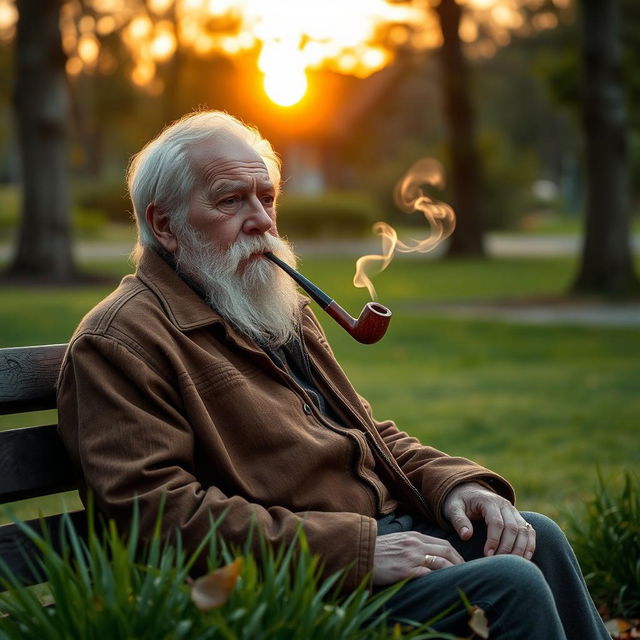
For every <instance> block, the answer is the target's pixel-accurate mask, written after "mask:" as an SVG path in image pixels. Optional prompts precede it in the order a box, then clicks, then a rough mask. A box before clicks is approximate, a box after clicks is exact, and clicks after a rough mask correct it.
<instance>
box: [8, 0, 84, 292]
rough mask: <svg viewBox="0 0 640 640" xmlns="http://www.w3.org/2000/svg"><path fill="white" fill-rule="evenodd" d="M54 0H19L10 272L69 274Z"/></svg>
mask: <svg viewBox="0 0 640 640" xmlns="http://www.w3.org/2000/svg"><path fill="white" fill-rule="evenodd" d="M60 5H61V0H48V1H47V2H41V0H18V11H19V16H20V17H19V20H18V33H17V43H16V47H17V50H16V67H17V73H16V81H15V93H14V106H15V114H16V121H17V124H18V141H19V147H20V170H21V187H22V217H21V223H20V232H19V236H18V247H17V251H16V255H15V258H14V261H13V263H12V265H11V267H10V268H9V275H10V276H12V277H20V278H37V279H46V280H53V281H62V280H68V279H70V278H72V277H73V276H74V273H75V269H74V265H73V259H72V252H71V230H70V212H69V185H68V158H67V155H68V154H67V119H68V108H69V97H68V89H67V82H66V77H65V69H64V65H65V55H64V52H63V50H62V43H61V37H60V27H59V12H60Z"/></svg>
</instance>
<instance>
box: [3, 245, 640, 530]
mask: <svg viewBox="0 0 640 640" xmlns="http://www.w3.org/2000/svg"><path fill="white" fill-rule="evenodd" d="M90 267H91V269H92V270H94V271H95V270H97V271H101V272H103V273H104V272H108V273H109V274H111V275H113V277H114V281H115V280H116V279H117V277H119V276H120V275H121V274H123V273H125V272H126V271H127V269H128V267H127V265H126V263H125V262H117V261H111V262H103V263H93V264H91V265H90ZM574 268H575V265H574V264H573V263H572V261H571V260H569V259H553V260H541V259H511V260H491V261H472V260H469V261H458V262H434V261H430V260H426V261H422V260H418V259H412V258H406V259H399V260H397V261H395V262H394V263H393V264H392V265H391V266H390V268H389V269H388V271H387V272H385V273H384V274H382V275H380V276H379V277H378V278H377V279H376V281H375V284H376V287H377V289H378V294H379V299H380V301H381V302H383V303H385V304H388V305H389V306H390V307H391V308H392V310H393V312H394V317H393V319H392V323H391V327H390V329H389V332H388V334H387V336H385V338H384V339H383V340H382V341H381V342H380V343H378V344H376V345H370V346H364V345H360V344H357V343H356V342H354V341H353V339H351V338H350V337H349V336H348V335H347V334H346V333H345V332H344V331H342V329H340V328H339V327H338V326H337V325H335V324H334V323H333V321H331V320H330V319H329V318H327V317H326V316H325V315H324V314H323V313H322V312H318V315H319V317H320V319H321V321H322V322H323V324H324V326H325V327H326V330H327V333H328V334H329V338H330V340H331V342H332V344H333V346H334V349H335V351H336V354H337V356H338V359H339V360H340V361H341V362H342V364H343V366H344V368H345V369H346V370H347V372H348V373H349V374H350V376H351V378H352V380H353V382H354V384H355V386H356V388H357V389H358V390H359V391H360V392H361V393H362V394H363V395H365V396H366V397H368V398H369V400H370V401H371V402H372V404H373V407H374V411H375V414H376V415H377V416H378V417H380V418H387V417H392V418H394V419H395V420H396V422H397V423H398V425H399V426H400V427H401V428H402V429H404V430H406V431H408V432H409V433H411V434H412V435H415V436H416V437H418V438H420V439H421V440H423V441H424V442H428V443H429V444H431V445H433V446H435V447H437V448H439V449H442V450H444V451H446V452H447V453H450V454H455V455H463V456H467V457H470V458H472V459H475V460H478V461H479V462H481V463H483V464H485V465H486V466H488V467H490V468H492V469H494V470H495V471H498V472H499V473H502V474H504V475H505V476H506V477H507V478H509V479H510V480H511V481H512V483H513V484H514V485H515V488H516V491H517V494H518V496H519V506H520V507H521V508H525V509H535V510H542V511H544V512H546V513H548V514H550V515H552V516H554V517H558V516H560V517H561V518H562V512H563V510H565V509H566V508H569V507H576V506H578V504H580V503H582V502H583V501H584V499H585V498H586V497H588V496H590V495H592V493H593V490H594V487H595V483H596V470H597V468H598V467H599V468H600V469H601V470H602V471H603V475H604V476H605V477H611V476H614V475H616V474H617V473H618V472H620V471H621V470H622V469H624V468H627V469H635V468H638V465H639V463H640V448H639V447H638V446H637V441H638V435H637V434H638V426H639V425H638V422H639V421H640V419H639V416H640V393H639V391H640V364H639V362H640V358H639V356H640V333H639V332H638V331H637V330H631V329H614V328H581V327H571V326H532V325H515V324H507V323H500V322H495V321H493V322H489V321H484V320H479V319H473V318H465V319H460V318H457V319H456V318H447V317H443V316H442V315H441V314H440V315H439V314H435V313H433V312H431V311H430V305H431V304H432V303H433V302H439V301H461V300H474V301H478V300H492V299H501V300H503V299H507V298H513V297H524V298H526V297H531V296H551V297H553V296H557V295H559V294H560V293H562V291H563V290H564V288H565V287H566V285H567V283H568V282H569V281H570V278H571V275H572V274H573V271H574ZM301 270H302V271H304V273H305V274H306V275H308V276H309V277H310V278H311V279H312V280H314V281H315V282H316V283H317V284H318V285H319V286H321V287H323V288H325V289H326V290H327V291H328V293H330V295H332V296H334V297H335V298H336V299H337V300H338V302H340V303H341V304H342V305H343V306H344V307H345V308H347V309H348V310H349V311H350V312H351V313H352V314H353V315H357V314H358V313H359V310H360V309H361V308H362V305H363V304H364V302H365V301H366V300H367V294H366V292H364V291H363V290H356V289H354V288H353V287H352V286H351V284H350V280H351V276H352V272H353V261H352V260H350V259H347V258H329V257H313V258H309V259H306V260H304V261H303V263H302V266H301ZM109 290H110V286H109V285H104V286H100V287H80V288H66V289H60V290H51V289H37V288H35V289H13V288H10V287H2V288H0V336H1V341H2V346H13V345H29V344H39V343H51V342H65V341H67V340H68V338H69V335H70V334H71V332H72V330H73V328H74V326H75V325H76V323H77V322H78V320H79V319H80V318H81V317H82V315H83V314H84V313H85V312H86V311H88V310H89V309H90V308H91V306H92V305H93V304H94V303H95V302H97V301H98V300H99V299H101V298H102V297H103V296H104V295H105V293H106V292H107V291H109ZM32 419H33V417H32V416H26V417H25V418H24V422H23V424H28V423H29V421H30V420H32ZM36 419H37V420H39V421H40V422H44V421H47V420H49V419H52V416H51V414H38V415H37V416H36ZM53 419H55V418H54V417H53ZM14 424H16V422H15V419H7V418H0V428H7V427H8V426H13V425H14ZM39 504H40V503H39ZM36 508H37V507H36ZM33 509H34V507H33V505H30V506H29V507H21V511H20V513H23V514H25V515H30V514H32V513H33Z"/></svg>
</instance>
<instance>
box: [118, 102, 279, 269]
mask: <svg viewBox="0 0 640 640" xmlns="http://www.w3.org/2000/svg"><path fill="white" fill-rule="evenodd" d="M220 132H227V133H231V134H233V135H236V136H238V137H239V138H240V139H241V140H243V141H244V142H246V143H247V144H248V145H249V146H250V147H252V148H253V149H254V150H255V151H256V153H258V155H260V157H261V158H262V160H263V162H264V164H265V166H266V168H267V172H268V174H269V178H270V180H271V182H272V184H273V186H274V188H275V189H276V192H277V191H278V190H279V187H280V158H279V157H278V155H277V154H276V152H275V151H274V150H273V147H272V146H271V144H270V143H269V141H268V140H266V139H265V138H263V137H262V136H261V135H260V132H259V131H258V130H257V129H256V128H254V127H250V126H248V125H246V124H244V123H243V122H241V121H240V120H238V119H237V118H234V117H233V116H231V115H229V114H228V113H225V112H223V111H197V112H194V113H190V114H187V115H186V116H184V117H182V118H181V119H180V120H177V121H176V122H174V123H172V124H170V125H169V126H168V127H166V128H165V129H164V130H163V131H162V133H160V135H158V136H157V137H156V138H154V139H153V140H151V141H150V142H149V143H148V144H146V145H145V146H144V147H143V149H142V150H141V151H140V152H138V153H137V154H136V155H135V156H133V158H132V159H131V162H130V164H129V168H128V170H127V185H128V187H129V195H130V196H131V202H132V203H133V212H134V216H135V220H136V225H137V227H138V242H137V244H136V246H135V248H134V250H133V253H132V258H133V260H134V261H135V262H137V260H138V259H139V257H140V254H141V253H142V248H143V247H155V248H158V249H160V248H161V247H160V244H159V243H158V241H157V240H156V238H155V236H154V235H153V232H152V231H151V229H150V228H149V225H148V224H147V221H146V218H145V213H146V210H147V207H148V206H149V205H150V204H152V203H153V204H155V205H156V206H157V207H158V208H159V209H160V210H162V211H163V212H165V213H166V214H168V216H169V225H170V229H171V230H172V231H173V232H174V233H175V232H177V231H179V230H182V229H183V228H184V227H185V225H186V223H187V213H188V211H189V202H190V199H191V192H192V190H193V187H194V185H195V182H196V176H195V174H194V169H193V165H192V163H191V159H190V155H189V150H190V148H191V147H192V146H194V145H196V144H198V143H200V142H204V141H206V140H209V139H210V138H212V137H213V136H214V135H215V134H217V133H220Z"/></svg>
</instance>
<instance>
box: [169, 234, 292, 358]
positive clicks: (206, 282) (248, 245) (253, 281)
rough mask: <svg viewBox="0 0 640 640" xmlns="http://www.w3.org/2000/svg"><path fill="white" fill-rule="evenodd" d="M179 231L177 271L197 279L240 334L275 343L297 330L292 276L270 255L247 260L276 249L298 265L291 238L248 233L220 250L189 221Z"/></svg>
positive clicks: (279, 344)
mask: <svg viewBox="0 0 640 640" xmlns="http://www.w3.org/2000/svg"><path fill="white" fill-rule="evenodd" d="M177 236H178V250H177V251H176V254H175V259H176V266H177V268H178V271H180V272H181V273H183V274H185V275H186V276H188V277H189V278H191V279H193V280H194V281H195V282H196V283H197V284H198V285H199V286H200V287H201V288H202V290H203V292H204V295H205V299H206V301H207V303H208V304H209V305H211V306H212V307H213V308H214V309H215V310H216V311H218V313H219V314H220V315H221V316H222V317H223V318H225V319H226V320H227V321H228V322H230V323H231V324H232V325H233V326H234V327H236V328H237V329H238V330H239V331H240V332H241V333H243V334H245V335H247V336H249V337H250V338H252V339H254V340H256V341H257V342H259V343H262V344H265V345H267V346H270V347H274V348H277V347H279V346H281V345H282V344H284V343H285V342H287V341H288V340H289V339H290V338H291V337H292V336H293V335H294V334H295V333H296V331H297V326H298V323H299V319H300V298H299V296H298V293H297V290H296V285H295V283H294V281H293V280H292V279H291V277H290V276H288V275H287V274H286V273H284V271H282V270H281V269H280V268H279V267H277V266H276V265H274V264H273V263H272V262H271V261H270V260H268V259H267V258H264V257H263V258H257V259H251V260H250V261H248V262H243V261H245V260H247V258H249V257H250V256H251V255H252V254H255V253H260V252H263V251H272V252H273V253H275V254H276V255H277V256H278V257H279V258H281V259H282V260H284V261H285V262H287V263H288V264H290V265H291V266H293V267H294V268H295V265H296V257H295V254H294V253H293V249H292V248H291V246H290V245H289V244H288V243H287V242H285V241H284V240H282V239H281V238H276V237H274V236H272V235H269V234H264V235H260V236H244V237H242V238H240V239H239V240H238V241H237V242H235V243H234V244H233V245H231V246H230V247H229V248H228V249H219V248H217V247H215V246H213V245H212V244H211V243H210V242H209V241H208V240H207V238H206V237H205V236H204V235H203V234H202V233H200V232H199V231H197V230H195V229H193V228H192V227H190V226H187V227H185V228H184V229H183V230H182V231H180V232H179V233H178V234H177Z"/></svg>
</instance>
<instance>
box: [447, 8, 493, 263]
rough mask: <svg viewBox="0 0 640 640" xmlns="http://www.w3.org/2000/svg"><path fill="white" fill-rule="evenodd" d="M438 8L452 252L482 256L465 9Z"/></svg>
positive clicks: (481, 224)
mask: <svg viewBox="0 0 640 640" xmlns="http://www.w3.org/2000/svg"><path fill="white" fill-rule="evenodd" d="M436 11H437V13H438V18H439V20H440V28H441V30H442V37H443V43H442V49H441V53H440V61H441V75H442V86H443V94H444V104H445V115H446V121H447V127H448V131H449V148H450V154H451V172H452V175H451V187H452V193H453V203H452V204H453V208H454V210H455V212H456V219H457V223H456V230H455V232H454V233H453V235H452V236H451V243H450V245H449V249H448V254H449V255H469V256H471V255H475V256H479V255H480V256H481V255H484V254H485V248H484V216H483V211H482V203H483V202H484V199H483V197H482V180H481V168H480V158H479V155H478V151H477V149H476V139H475V123H474V114H473V106H472V104H471V96H470V90H469V69H468V65H467V61H466V59H465V57H464V53H463V51H462V43H461V41H460V36H459V27H460V18H461V15H462V9H461V7H460V5H458V4H457V2H456V1H455V0H441V1H440V4H439V5H438V6H437V8H436Z"/></svg>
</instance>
